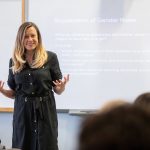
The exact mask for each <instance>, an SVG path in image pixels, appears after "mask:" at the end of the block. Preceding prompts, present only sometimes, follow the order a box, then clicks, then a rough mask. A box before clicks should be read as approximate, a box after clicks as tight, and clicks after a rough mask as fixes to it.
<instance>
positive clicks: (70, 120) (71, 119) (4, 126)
mask: <svg viewBox="0 0 150 150" xmlns="http://www.w3.org/2000/svg"><path fill="white" fill-rule="evenodd" d="M12 117H13V114H12V113H0V139H1V141H2V144H3V145H5V146H6V148H11V140H12ZM82 119H83V116H74V115H69V114H68V113H58V122H59V127H58V132H59V137H58V144H59V149H60V150H76V147H77V145H78V144H77V142H78V133H79V129H80V123H81V121H82Z"/></svg>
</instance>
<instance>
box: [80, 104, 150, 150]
mask: <svg viewBox="0 0 150 150" xmlns="http://www.w3.org/2000/svg"><path fill="white" fill-rule="evenodd" d="M112 149H114V150H150V113H149V112H148V111H146V110H144V109H141V108H140V107H138V106H134V105H124V106H119V107H116V108H113V109H111V110H110V111H107V112H102V113H99V114H95V115H92V116H90V117H88V118H87V119H85V121H84V122H83V124H82V126H81V132H80V136H79V150H112Z"/></svg>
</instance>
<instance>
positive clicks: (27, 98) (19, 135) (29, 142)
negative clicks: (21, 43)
mask: <svg viewBox="0 0 150 150" xmlns="http://www.w3.org/2000/svg"><path fill="white" fill-rule="evenodd" d="M47 53H48V61H47V62H46V63H45V64H44V65H43V66H42V67H41V68H38V69H32V68H30V67H29V65H28V64H26V65H25V66H24V69H23V70H22V71H21V72H20V73H16V74H13V73H12V69H11V66H12V59H10V63H9V67H10V69H9V76H8V85H9V87H10V88H11V89H13V90H14V91H15V102H14V114H13V138H12V147H13V148H19V149H21V150H58V142H57V136H58V121H57V112H56V104H55V98H54V93H53V91H52V87H53V86H54V85H53V82H52V81H54V80H58V79H62V73H61V70H60V67H59V62H58V59H57V55H56V54H55V53H53V52H50V51H47Z"/></svg>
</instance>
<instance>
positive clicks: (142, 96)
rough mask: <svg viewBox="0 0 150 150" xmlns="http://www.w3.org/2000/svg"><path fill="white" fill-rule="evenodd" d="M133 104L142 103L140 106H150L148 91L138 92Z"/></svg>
mask: <svg viewBox="0 0 150 150" xmlns="http://www.w3.org/2000/svg"><path fill="white" fill-rule="evenodd" d="M134 103H135V104H138V105H142V106H146V107H147V106H148V107H150V93H149V92H146V93H142V94H140V95H139V96H138V97H137V98H136V99H135V101H134Z"/></svg>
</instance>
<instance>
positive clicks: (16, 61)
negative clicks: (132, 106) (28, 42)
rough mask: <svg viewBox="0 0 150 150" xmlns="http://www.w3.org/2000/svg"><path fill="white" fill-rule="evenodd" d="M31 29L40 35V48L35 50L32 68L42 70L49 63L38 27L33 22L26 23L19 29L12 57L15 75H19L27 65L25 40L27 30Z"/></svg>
mask: <svg viewBox="0 0 150 150" xmlns="http://www.w3.org/2000/svg"><path fill="white" fill-rule="evenodd" d="M30 27H34V28H35V29H36V31H37V35H38V46H37V47H36V49H35V53H34V60H33V63H32V65H31V68H40V67H42V66H43V64H44V63H45V62H46V61H47V57H48V56H47V52H46V50H45V48H44V47H43V45H42V38H41V34H40V31H39V29H38V27H37V26H36V25H35V24H34V23H33V22H25V23H23V24H22V25H21V26H20V27H19V30H18V33H17V37H16V42H15V47H14V51H13V56H12V60H13V65H12V70H13V73H19V72H20V71H21V70H22V69H23V68H24V65H25V63H26V60H25V47H24V38H25V32H26V30H27V29H28V28H30Z"/></svg>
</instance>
